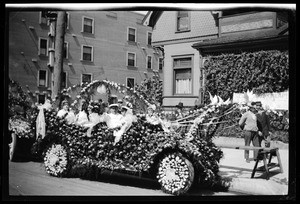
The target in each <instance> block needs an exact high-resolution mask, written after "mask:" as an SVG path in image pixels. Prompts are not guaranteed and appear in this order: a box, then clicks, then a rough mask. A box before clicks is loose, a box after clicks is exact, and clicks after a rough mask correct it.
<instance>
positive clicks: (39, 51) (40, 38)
mask: <svg viewBox="0 0 300 204" xmlns="http://www.w3.org/2000/svg"><path fill="white" fill-rule="evenodd" d="M41 40H46V41H47V43H46V45H47V48H46V55H42V54H41ZM48 52H49V40H48V38H43V37H39V49H38V55H42V56H48Z"/></svg>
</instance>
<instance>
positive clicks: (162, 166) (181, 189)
mask: <svg viewBox="0 0 300 204" xmlns="http://www.w3.org/2000/svg"><path fill="white" fill-rule="evenodd" d="M194 177H195V171H194V167H193V164H192V163H191V162H190V161H189V160H188V159H187V158H186V157H185V156H183V155H182V154H181V153H178V152H175V153H169V154H167V155H165V156H163V157H162V159H161V160H160V161H159V163H158V171H157V179H158V182H159V184H160V185H161V189H162V191H163V192H165V193H168V194H173V195H182V194H185V193H186V192H188V191H189V189H190V188H191V186H192V184H193V181H194Z"/></svg>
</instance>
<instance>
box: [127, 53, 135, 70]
mask: <svg viewBox="0 0 300 204" xmlns="http://www.w3.org/2000/svg"><path fill="white" fill-rule="evenodd" d="M129 54H134V67H136V53H135V52H127V54H126V66H130V67H131V65H129V64H128V55H129Z"/></svg>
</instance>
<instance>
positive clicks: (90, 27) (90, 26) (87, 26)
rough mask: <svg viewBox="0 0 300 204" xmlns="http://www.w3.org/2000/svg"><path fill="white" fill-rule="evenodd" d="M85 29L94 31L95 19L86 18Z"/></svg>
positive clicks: (85, 30) (90, 31)
mask: <svg viewBox="0 0 300 204" xmlns="http://www.w3.org/2000/svg"><path fill="white" fill-rule="evenodd" d="M83 31H84V32H87V33H93V20H92V19H88V18H84V25H83Z"/></svg>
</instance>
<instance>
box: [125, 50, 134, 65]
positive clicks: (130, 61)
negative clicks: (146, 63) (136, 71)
mask: <svg viewBox="0 0 300 204" xmlns="http://www.w3.org/2000/svg"><path fill="white" fill-rule="evenodd" d="M135 61H136V55H135V53H133V52H129V53H128V54H127V66H132V67H135Z"/></svg>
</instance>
